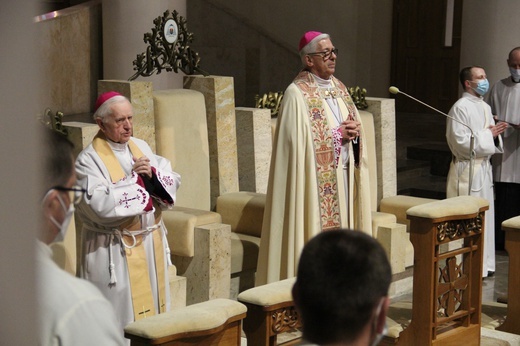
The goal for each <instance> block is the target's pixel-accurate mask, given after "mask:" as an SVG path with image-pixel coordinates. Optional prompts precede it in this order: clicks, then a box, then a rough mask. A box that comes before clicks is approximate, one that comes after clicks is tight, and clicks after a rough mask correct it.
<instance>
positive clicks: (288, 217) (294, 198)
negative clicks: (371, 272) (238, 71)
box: [256, 71, 372, 285]
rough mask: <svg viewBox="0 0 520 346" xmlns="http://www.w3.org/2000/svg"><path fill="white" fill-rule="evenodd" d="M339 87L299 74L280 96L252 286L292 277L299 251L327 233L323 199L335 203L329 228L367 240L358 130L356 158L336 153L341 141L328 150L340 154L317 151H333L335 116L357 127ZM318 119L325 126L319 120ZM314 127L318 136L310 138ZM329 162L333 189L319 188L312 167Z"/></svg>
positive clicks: (364, 168)
mask: <svg viewBox="0 0 520 346" xmlns="http://www.w3.org/2000/svg"><path fill="white" fill-rule="evenodd" d="M296 83H300V85H302V88H303V90H305V92H309V91H310V93H312V94H313V95H318V94H319V95H320V96H316V97H309V94H307V96H305V95H304V94H303V93H302V89H301V88H300V87H299V86H298V85H297V84H296ZM340 85H341V86H342V88H341V89H342V90H345V88H344V85H342V84H341V82H339V81H338V80H337V79H334V78H333V86H334V88H333V90H323V89H322V88H320V87H318V84H317V82H316V78H315V77H314V76H313V75H312V74H311V73H309V72H306V71H302V72H301V73H300V75H299V76H298V77H297V78H296V79H295V82H293V83H292V84H291V85H289V87H288V88H287V90H286V91H285V93H284V96H283V100H282V106H281V111H280V114H279V116H278V120H277V125H276V131H275V137H274V142H273V152H272V157H271V166H270V173H269V183H268V189H267V196H266V205H265V211H264V219H263V225H262V238H261V242H260V252H259V257H258V266H257V273H256V285H260V284H265V283H269V282H274V281H279V280H282V279H286V278H290V277H294V276H296V271H297V266H298V261H299V258H300V253H301V250H302V249H303V246H304V245H305V244H306V243H307V242H308V241H309V240H310V239H311V238H312V237H313V236H315V235H316V234H318V233H319V232H321V231H322V230H323V229H329V228H330V227H328V228H326V227H325V226H323V225H324V222H323V214H324V213H323V212H322V211H323V198H322V197H323V194H328V195H333V198H334V199H335V201H336V202H337V212H334V216H335V217H336V221H337V225H336V226H335V227H342V228H350V229H356V230H359V231H364V232H366V233H368V234H370V235H372V221H371V205H370V180H369V176H368V161H367V155H366V153H365V152H364V151H363V146H362V144H363V138H364V136H365V134H364V132H363V127H362V126H361V131H360V136H359V148H358V149H357V152H358V153H359V157H357V158H356V157H355V156H354V155H355V152H356V150H355V149H354V148H353V144H352V142H349V143H347V144H346V147H348V150H345V149H347V148H346V147H343V148H341V141H340V145H339V147H338V146H337V145H334V148H335V149H337V150H338V151H340V155H337V152H336V153H334V152H330V150H329V151H328V152H327V153H328V154H327V156H325V155H321V152H320V150H319V149H321V147H320V145H322V144H325V145H328V146H329V148H330V147H332V146H333V145H332V137H334V136H333V134H332V132H333V130H334V128H335V127H337V126H338V120H336V119H335V118H336V117H338V116H341V117H342V119H341V120H346V119H347V116H349V113H353V114H352V115H353V116H354V117H355V119H356V120H357V121H360V122H361V119H360V116H359V114H358V111H357V109H356V108H355V106H354V104H353V102H351V99H350V96H347V97H346V98H343V97H340V94H339V90H340ZM331 93H335V101H337V106H338V107H339V110H340V111H341V114H339V113H338V114H336V113H335V112H334V110H333V109H332V108H331V107H330V106H329V104H328V102H327V101H326V98H327V97H332V96H327V95H331ZM345 99H347V100H348V101H347V102H348V103H349V108H348V107H347V104H346V102H345ZM336 111H337V109H336ZM310 112H312V114H313V115H312V119H318V120H314V121H311V116H310V114H311V113H310ZM318 114H320V115H318ZM323 118H325V119H326V122H327V124H328V125H327V126H325V125H324V124H323V123H322V121H320V120H319V119H323ZM313 124H317V125H313ZM317 127H318V128H319V130H318V132H319V135H318V136H316V137H313V131H316V128H317ZM320 136H322V137H320ZM317 138H318V139H317ZM323 138H326V139H323ZM334 148H333V149H334ZM318 152H320V153H318ZM345 152H348V159H347V158H346V157H345V156H344V155H343V153H345ZM329 159H331V161H332V159H335V160H336V165H337V167H335V168H333V169H332V170H331V171H330V174H335V177H336V178H335V181H334V182H335V184H331V185H335V186H327V184H324V185H320V178H319V176H318V174H319V173H317V172H318V171H320V169H321V168H317V167H318V166H319V165H320V164H319V162H318V161H327V160H329ZM356 160H358V162H357V165H356V164H355V163H356ZM329 191H332V192H329ZM320 211H321V212H320Z"/></svg>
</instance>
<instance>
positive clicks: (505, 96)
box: [488, 47, 520, 250]
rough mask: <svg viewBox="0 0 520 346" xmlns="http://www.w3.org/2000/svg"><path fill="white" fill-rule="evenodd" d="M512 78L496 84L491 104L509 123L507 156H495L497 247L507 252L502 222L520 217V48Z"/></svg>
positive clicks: (513, 55)
mask: <svg viewBox="0 0 520 346" xmlns="http://www.w3.org/2000/svg"><path fill="white" fill-rule="evenodd" d="M507 65H508V67H509V72H510V76H509V77H507V78H504V79H502V80H501V81H499V82H497V83H495V85H493V87H492V88H491V91H490V92H489V95H488V96H489V98H488V103H489V105H490V106H491V110H492V111H493V114H494V115H495V116H496V117H497V119H498V121H505V122H508V123H509V125H510V126H509V127H508V128H507V129H506V131H505V132H504V134H503V135H502V136H503V140H504V153H503V154H498V155H495V156H493V159H492V160H491V161H492V164H493V178H494V179H495V203H496V215H495V236H496V239H495V241H496V243H495V248H496V249H497V250H503V249H504V245H505V233H504V231H503V230H502V222H503V221H504V220H507V219H509V218H511V217H514V216H518V215H520V150H519V149H518V148H519V147H520V47H516V48H513V49H512V50H511V52H509V56H508V59H507Z"/></svg>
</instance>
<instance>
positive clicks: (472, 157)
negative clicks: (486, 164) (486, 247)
mask: <svg viewBox="0 0 520 346" xmlns="http://www.w3.org/2000/svg"><path fill="white" fill-rule="evenodd" d="M388 91H390V92H391V93H392V94H395V95H397V94H403V95H404V96H406V97H408V98H410V99H412V100H414V101H415V102H418V103H420V104H422V105H424V106H426V107H428V108H430V109H432V110H434V111H436V112H437V113H439V114H442V115H444V116H445V117H446V118H450V119H451V120H453V121H455V122H457V123H459V124H461V125H464V126H465V127H467V128H468V129H469V131H470V132H471V137H470V142H469V180H468V195H470V194H471V185H472V183H473V163H474V161H475V150H474V147H475V134H474V133H473V129H471V127H469V125H468V124H465V123H463V122H462V121H460V120H458V119H455V118H454V117H452V116H451V115H448V114H446V113H444V112H441V111H440V110H438V109H437V108H434V107H432V106H430V105H429V104H426V103H424V102H422V101H421V100H418V99H416V98H415V97H413V96H410V95H408V94H407V93H404V92H402V91H401V90H399V88H398V87H395V86H391V87H390V88H388Z"/></svg>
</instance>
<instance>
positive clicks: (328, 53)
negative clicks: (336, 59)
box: [307, 48, 338, 60]
mask: <svg viewBox="0 0 520 346" xmlns="http://www.w3.org/2000/svg"><path fill="white" fill-rule="evenodd" d="M332 53H334V55H336V56H337V55H338V48H334V49H332V50H324V51H323V52H314V53H309V54H307V55H320V56H321V57H322V58H323V60H329V59H330V57H331V56H332Z"/></svg>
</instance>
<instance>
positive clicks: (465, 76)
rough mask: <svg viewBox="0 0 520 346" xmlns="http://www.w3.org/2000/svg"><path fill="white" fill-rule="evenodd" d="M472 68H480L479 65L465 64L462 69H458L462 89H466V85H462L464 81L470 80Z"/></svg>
mask: <svg viewBox="0 0 520 346" xmlns="http://www.w3.org/2000/svg"><path fill="white" fill-rule="evenodd" d="M474 68H482V67H481V66H478V65H475V66H467V67H464V68H463V69H462V70H460V73H459V80H460V84H461V85H462V89H464V90H466V86H465V85H464V82H465V81H467V80H471V78H472V74H473V72H472V69H474Z"/></svg>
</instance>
